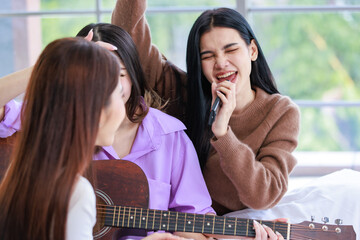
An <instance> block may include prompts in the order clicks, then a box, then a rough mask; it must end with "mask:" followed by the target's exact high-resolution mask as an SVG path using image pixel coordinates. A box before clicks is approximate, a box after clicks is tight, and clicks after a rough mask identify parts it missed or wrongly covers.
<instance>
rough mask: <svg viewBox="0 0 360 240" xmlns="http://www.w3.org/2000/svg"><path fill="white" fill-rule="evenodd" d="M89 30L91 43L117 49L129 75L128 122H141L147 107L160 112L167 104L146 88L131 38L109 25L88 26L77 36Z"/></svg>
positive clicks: (118, 28)
mask: <svg viewBox="0 0 360 240" xmlns="http://www.w3.org/2000/svg"><path fill="white" fill-rule="evenodd" d="M90 29H93V32H94V36H93V39H92V41H94V42H96V41H104V42H107V43H110V44H112V45H114V46H116V47H117V50H116V51H114V52H115V53H116V54H117V55H118V56H119V58H120V60H121V61H122V63H123V64H124V66H125V68H126V70H127V72H128V74H129V77H130V80H131V84H132V87H131V94H130V98H129V99H128V101H127V102H126V103H125V106H126V115H127V117H128V118H129V120H130V121H132V122H141V121H142V120H143V119H144V118H145V116H146V114H147V113H148V111H149V109H148V106H149V107H153V108H157V109H160V110H162V109H163V108H164V107H165V106H166V104H167V102H165V101H163V100H162V99H161V97H160V96H159V95H158V94H157V93H156V92H155V91H153V90H152V89H151V88H150V87H149V86H148V84H147V81H146V80H145V75H144V72H143V69H142V67H141V64H140V59H139V55H138V52H137V50H136V46H135V43H134V41H133V39H132V38H131V36H130V35H129V34H128V33H127V32H126V31H125V30H124V29H122V28H121V27H119V26H116V25H113V24H109V23H97V24H94V23H92V24H88V25H86V26H85V27H84V28H82V29H81V30H80V31H79V33H78V34H77V36H80V37H85V36H86V35H87V34H88V33H89V31H90ZM141 97H143V98H144V99H145V102H144V101H142V100H141Z"/></svg>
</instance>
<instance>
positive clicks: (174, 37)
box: [147, 13, 200, 70]
mask: <svg viewBox="0 0 360 240" xmlns="http://www.w3.org/2000/svg"><path fill="white" fill-rule="evenodd" d="M199 15H200V13H156V14H152V13H149V14H147V19H148V21H149V25H150V28H151V36H152V38H153V39H152V40H153V43H154V44H156V45H157V46H158V47H159V49H160V51H161V52H162V53H163V54H164V55H165V56H166V57H167V59H169V60H170V61H172V62H173V63H174V64H176V65H177V66H179V67H180V68H182V69H183V70H185V69H186V67H185V57H186V44H187V37H188V35H189V31H190V28H191V26H192V24H193V23H194V21H195V19H196V18H197V17H198V16H199Z"/></svg>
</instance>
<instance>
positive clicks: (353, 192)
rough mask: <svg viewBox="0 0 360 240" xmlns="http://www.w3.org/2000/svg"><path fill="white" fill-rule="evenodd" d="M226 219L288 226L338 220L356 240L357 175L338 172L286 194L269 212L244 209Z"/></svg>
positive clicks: (359, 230) (359, 229)
mask: <svg viewBox="0 0 360 240" xmlns="http://www.w3.org/2000/svg"><path fill="white" fill-rule="evenodd" d="M226 216H230V217H239V218H250V219H259V220H272V219H276V218H288V219H289V222H290V223H300V222H303V221H310V220H311V216H315V221H314V222H318V223H322V222H321V218H322V217H328V218H329V220H330V221H329V224H335V223H334V221H335V219H342V221H343V224H344V225H353V227H354V230H355V232H356V236H357V238H356V239H357V240H360V172H358V171H354V170H350V169H344V170H340V171H337V172H334V173H331V174H329V175H326V176H323V177H319V178H317V179H316V180H314V181H312V182H309V183H308V184H306V185H305V186H303V187H299V188H296V189H293V190H291V191H289V192H288V193H287V194H285V196H284V197H283V199H282V200H281V201H280V202H279V203H278V204H277V205H276V206H275V207H273V208H271V209H267V210H254V209H244V210H240V211H236V212H232V213H229V214H226Z"/></svg>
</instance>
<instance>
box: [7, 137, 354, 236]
mask: <svg viewBox="0 0 360 240" xmlns="http://www.w3.org/2000/svg"><path fill="white" fill-rule="evenodd" d="M14 137H15V136H13V137H10V138H8V139H0V180H1V178H2V176H3V174H4V173H5V171H6V168H7V166H8V164H9V157H10V153H11V148H12V147H13V142H14V141H13V140H14ZM88 175H89V176H90V177H89V180H90V182H92V183H93V185H94V188H95V189H96V190H95V192H96V195H97V204H96V207H97V223H96V225H95V227H94V239H102V240H108V239H109V240H110V239H113V237H114V235H118V234H119V228H123V229H124V228H135V229H144V230H149V231H150V230H165V231H170V232H173V231H177V232H196V233H205V234H216V235H228V236H248V237H254V236H255V231H254V230H253V229H252V226H253V220H251V219H242V218H233V217H223V216H214V215H202V214H190V213H180V212H172V211H162V210H154V209H148V208H147V207H148V201H149V197H148V196H149V187H148V182H147V179H146V176H145V174H144V172H143V171H142V170H141V168H140V167H139V166H137V165H136V164H134V163H132V162H129V161H125V160H97V161H93V164H92V168H91V169H90V172H89V173H88ZM258 222H260V223H262V224H265V225H267V226H269V227H271V228H272V229H273V230H274V231H278V232H280V233H281V234H282V235H283V236H284V238H285V239H291V240H305V239H306V240H309V239H312V240H319V239H328V240H340V239H341V240H345V239H346V240H355V238H356V234H355V232H354V229H353V227H352V226H350V225H340V224H337V225H331V224H320V223H315V222H308V221H305V222H302V223H299V224H288V223H279V222H271V221H260V220H259V221H258ZM120 233H121V231H120Z"/></svg>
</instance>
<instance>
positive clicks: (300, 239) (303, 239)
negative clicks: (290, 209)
mask: <svg viewBox="0 0 360 240" xmlns="http://www.w3.org/2000/svg"><path fill="white" fill-rule="evenodd" d="M97 209H98V210H105V211H99V212H98V213H100V216H105V215H115V217H114V218H115V219H118V217H121V218H123V217H127V219H126V220H127V221H134V220H136V218H140V212H139V213H136V215H135V216H134V219H129V216H127V214H125V215H124V214H120V215H119V214H118V213H116V212H115V213H114V211H112V210H109V209H107V206H106V208H104V207H100V208H99V207H98V208H97ZM146 211H147V210H146ZM164 212H167V211H164ZM189 216H190V217H191V215H189ZM149 219H150V218H148V220H149ZM164 219H166V218H163V219H162V218H161V216H157V215H155V218H151V219H150V220H152V221H161V220H164ZM167 220H168V221H167V225H171V224H174V225H175V224H177V223H178V222H179V221H183V222H184V225H185V222H186V220H190V219H186V218H185V217H182V218H178V219H177V220H175V221H172V220H173V219H167ZM242 220H243V219H242ZM145 221H146V220H145ZM111 222H112V221H111ZM115 222H116V221H115ZM132 223H133V222H132ZM133 224H134V223H133ZM159 224H160V222H157V225H158V226H159V229H158V230H166V229H163V228H161V226H160V225H159ZM137 225H138V224H137ZM167 225H166V226H167ZM129 226H130V225H129ZM183 227H184V229H186V230H187V229H188V228H186V225H185V226H183ZM135 228H141V226H136V227H135ZM190 228H191V227H190ZM281 228H282V229H283V230H285V231H286V232H285V233H287V230H288V229H287V227H280V228H279V227H278V228H277V229H276V230H277V231H279V229H281ZM193 229H194V231H195V232H200V233H201V232H203V231H201V230H202V229H203V228H202V227H196V226H194V227H193ZM291 229H292V230H296V229H298V230H309V229H308V227H306V226H302V225H299V226H298V225H292V227H291ZM150 230H152V229H150ZM214 231H216V232H224V234H225V235H228V234H229V231H226V229H225V230H224V229H223V228H222V227H220V228H219V227H216V226H214ZM250 231H253V230H250ZM311 231H312V232H323V230H322V229H321V228H314V229H311ZM328 232H335V231H328ZM205 233H206V232H205ZM227 233H228V234H227ZM236 233H237V234H236V235H235V236H249V237H253V236H255V234H252V233H251V232H249V231H246V230H238V231H236ZM246 233H248V234H246ZM238 234H240V235H238ZM231 235H234V234H231ZM283 236H284V233H283ZM307 239H309V237H308V236H306V235H301V234H298V233H294V232H292V234H291V240H307ZM311 239H312V240H320V239H318V238H314V237H312V238H311Z"/></svg>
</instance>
